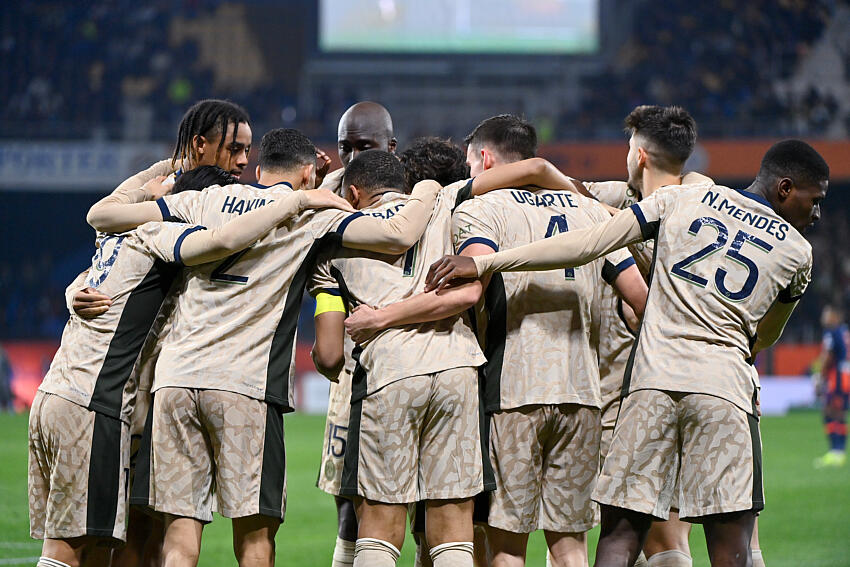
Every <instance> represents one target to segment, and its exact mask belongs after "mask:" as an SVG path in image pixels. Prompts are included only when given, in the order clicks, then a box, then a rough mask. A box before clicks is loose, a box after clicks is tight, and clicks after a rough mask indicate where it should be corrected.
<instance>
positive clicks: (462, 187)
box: [436, 178, 475, 211]
mask: <svg viewBox="0 0 850 567" xmlns="http://www.w3.org/2000/svg"><path fill="white" fill-rule="evenodd" d="M474 179H475V178H470V179H463V180H461V181H455V182H454V183H451V184H449V185H446V186H445V187H443V188H442V189H441V190H440V192H439V193H438V194H437V198H438V202H437V205H436V206H438V207H439V206H444V207H447V208H448V209H449V210H451V211H454V210H455V209H456V208H458V207H459V206H460V205H461V203H465V202H466V201H469V200H470V199H472V182H473V180H474Z"/></svg>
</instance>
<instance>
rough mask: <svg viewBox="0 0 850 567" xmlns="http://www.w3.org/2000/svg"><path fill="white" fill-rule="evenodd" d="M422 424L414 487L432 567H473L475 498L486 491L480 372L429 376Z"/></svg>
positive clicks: (459, 370)
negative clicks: (422, 509) (423, 509)
mask: <svg viewBox="0 0 850 567" xmlns="http://www.w3.org/2000/svg"><path fill="white" fill-rule="evenodd" d="M429 386H430V392H429V403H428V407H427V411H426V412H425V414H424V416H423V420H422V430H421V434H420V440H419V443H420V455H419V470H418V484H419V487H420V492H419V496H420V497H421V498H422V499H423V500H426V512H425V532H426V539H427V541H428V546H429V547H430V552H429V553H430V555H431V561H432V562H433V564H434V567H472V553H473V527H472V513H473V506H474V504H473V497H474V496H475V495H477V494H480V493H481V492H482V491H484V489H485V481H484V463H483V459H484V458H486V450H485V449H484V448H483V447H482V439H481V427H482V421H481V412H480V410H479V405H478V403H477V402H478V372H477V371H476V369H475V368H471V367H463V368H454V369H451V370H445V371H443V372H439V373H437V374H435V375H433V376H432V379H431V382H430V385H429Z"/></svg>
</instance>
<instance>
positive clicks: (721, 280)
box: [670, 217, 773, 301]
mask: <svg viewBox="0 0 850 567" xmlns="http://www.w3.org/2000/svg"><path fill="white" fill-rule="evenodd" d="M704 226H709V227H711V228H713V229H714V230H716V231H717V238H716V239H715V241H714V242H712V243H711V244H709V245H708V246H706V247H704V248H701V249H700V250H698V251H696V252H694V253H693V254H691V255H690V256H688V257H687V258H685V259H684V260H682V261H680V262H676V263H675V264H673V267H672V268H671V269H670V272H671V273H672V274H673V275H674V276H676V277H677V278H679V279H682V280H685V281H686V282H688V283H692V284H694V285H695V286H698V287H702V288H704V287H705V286H706V285H708V280H707V279H706V278H704V277H702V276H699V275H697V274H695V273H693V272H689V271H688V270H687V268H692V267H693V266H694V265H696V264H698V263H699V262H702V261H703V260H705V259H706V258H708V257H709V256H711V255H712V254H714V253H715V252H717V251H719V250H721V249H722V248H723V247H724V246H726V243H727V241H728V240H729V229H728V228H726V225H725V224H723V223H722V222H720V221H719V220H717V219H715V218H712V217H700V218H698V219H696V220H694V222H692V223H691V226H690V228H689V229H688V234H690V235H691V236H696V235H697V233H698V232H699V231H700V229H701V228H702V227H704ZM744 244H752V245H753V246H754V247H755V248H756V249H757V250H760V251H762V252H764V253H768V252H770V251H771V250H773V246H772V245H771V244H768V243H767V242H765V241H764V240H762V239H761V238H758V237H757V236H753V235H752V234H749V233H746V232H744V231H743V230H739V231H738V233H737V234H736V235H735V238H733V239H732V243H731V244H730V245H729V248H728V249H727V250H726V257H727V258H729V259H730V260H732V261H733V262H735V263H736V264H739V265H740V266H743V267H744V268H746V269H747V279H746V280H745V281H744V285H743V286H742V287H741V289H739V290H738V291H730V290H729V289H728V288H727V287H726V276H727V274H728V272H727V271H726V269H725V268H723V267H719V268H717V271H716V272H715V273H714V285H715V287H716V288H717V292H718V293H719V294H720V295H722V296H723V297H725V298H726V299H729V300H730V301H743V300H744V299H746V298H748V297H749V296H750V294H752V293H753V289H755V287H756V282H757V281H758V278H759V269H758V266H756V263H755V262H753V261H752V260H751V259H750V258H748V257H746V256H744V255H743V254H742V253H741V248H743V246H744Z"/></svg>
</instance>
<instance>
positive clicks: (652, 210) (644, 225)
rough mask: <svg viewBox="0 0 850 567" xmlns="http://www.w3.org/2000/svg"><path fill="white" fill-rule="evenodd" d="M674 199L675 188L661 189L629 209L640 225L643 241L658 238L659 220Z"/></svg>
mask: <svg viewBox="0 0 850 567" xmlns="http://www.w3.org/2000/svg"><path fill="white" fill-rule="evenodd" d="M675 198H676V189H675V188H672V187H663V188H661V189H658V190H657V191H655V192H654V193H653V194H652V195H650V196H649V197H647V198H646V199H643V200H642V201H640V202H638V203H635V204H634V205H632V206H631V207H630V208H631V210H632V212H633V213H634V214H635V216H636V217H637V219H638V223H640V232H641V235H642V236H643V239H644V240H649V239H650V238H656V237H657V236H658V229H659V227H660V226H661V220H662V219H663V218H664V215H665V214H667V211H668V210H669V208H670V206H671V204H672V202H673V200H674V199H675Z"/></svg>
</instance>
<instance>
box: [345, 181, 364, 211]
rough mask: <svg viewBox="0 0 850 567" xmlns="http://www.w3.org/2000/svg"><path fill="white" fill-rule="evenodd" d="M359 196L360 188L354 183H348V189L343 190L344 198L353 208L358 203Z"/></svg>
mask: <svg viewBox="0 0 850 567" xmlns="http://www.w3.org/2000/svg"><path fill="white" fill-rule="evenodd" d="M360 197H361V194H360V190H359V189H358V188H357V187H355V186H354V185H349V186H348V190H346V192H345V198H346V200H347V201H348V202H349V203H351V205H352V206H353V207H354V208H355V209H356V208H357V205H359V204H360Z"/></svg>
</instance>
